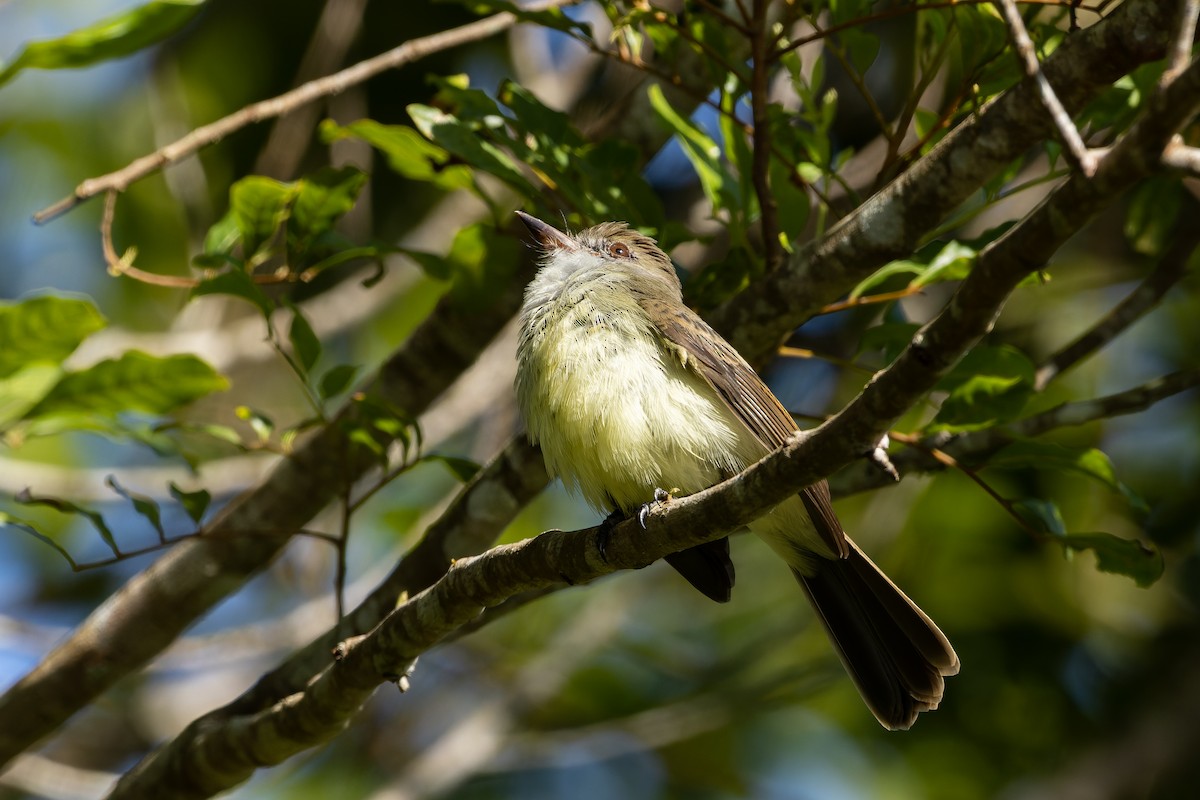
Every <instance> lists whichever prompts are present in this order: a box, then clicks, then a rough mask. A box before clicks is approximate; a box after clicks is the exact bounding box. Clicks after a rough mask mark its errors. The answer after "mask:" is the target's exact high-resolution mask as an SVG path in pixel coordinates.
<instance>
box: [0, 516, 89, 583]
mask: <svg viewBox="0 0 1200 800" xmlns="http://www.w3.org/2000/svg"><path fill="white" fill-rule="evenodd" d="M6 526H7V527H10V528H17V529H18V530H22V531H24V532H25V533H28V534H29V535H30V536H32V537H33V538H35V539H37V540H38V541H40V542H41V543H42V544H46V545H49V546H50V547H53V548H54V549H55V550H57V551H58V554H59V555H60V556H62V557H63V558H65V559H66V560H67V563H68V564H70V565H71V569H75V566H76V565H75V559H73V558H71V554H70V553H69V552H67V548H65V547H63V546H62V545H61V544H59V543H58V542H56V541H54V540H53V539H51V538H50V537H49V536H47V535H46V534H44V533H42V532H41V531H39V530H38V529H37V528H36V527H35V526H34V524H33V523H32V522H29V521H28V520H23V519H21V518H20V517H14V516H13V515H12V514H9V513H7V512H5V511H0V528H3V527H6Z"/></svg>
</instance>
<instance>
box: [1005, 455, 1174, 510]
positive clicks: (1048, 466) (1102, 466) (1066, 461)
mask: <svg viewBox="0 0 1200 800" xmlns="http://www.w3.org/2000/svg"><path fill="white" fill-rule="evenodd" d="M988 466H989V467H996V468H997V469H1039V470H1060V471H1064V470H1065V471H1070V472H1077V473H1079V474H1081V475H1086V476H1087V477H1089V478H1093V479H1095V480H1097V481H1099V482H1100V483H1102V484H1104V485H1105V486H1107V487H1109V488H1110V489H1112V490H1113V491H1115V492H1117V493H1118V494H1120V495H1121V496H1122V497H1124V498H1125V499H1126V500H1127V501H1128V502H1129V505H1130V507H1131V508H1132V509H1133V510H1134V511H1135V512H1136V513H1137V514H1139V515H1142V516H1144V515H1146V514H1148V513H1150V508H1149V506H1148V505H1147V504H1146V501H1145V500H1144V499H1142V497H1140V496H1139V495H1138V494H1137V492H1135V491H1133V489H1131V488H1130V487H1129V486H1127V485H1126V484H1125V483H1123V482H1122V481H1120V480H1118V479H1117V474H1116V470H1115V469H1114V468H1113V464H1112V461H1111V460H1109V457H1108V456H1107V455H1106V454H1105V453H1104V452H1103V451H1101V450H1097V449H1096V448H1093V447H1068V446H1066V445H1061V444H1056V443H1054V442H1043V441H1037V440H1032V439H1028V440H1022V441H1018V442H1013V443H1012V444H1011V445H1009V446H1008V447H1006V448H1004V449H1003V450H1001V451H1000V452H999V453H996V455H994V456H992V457H991V458H990V459H988Z"/></svg>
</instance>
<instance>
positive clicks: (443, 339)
mask: <svg viewBox="0 0 1200 800" xmlns="http://www.w3.org/2000/svg"><path fill="white" fill-rule="evenodd" d="M527 278H528V275H527V274H524V275H517V276H514V278H513V280H512V283H511V284H510V285H509V286H508V288H507V291H505V292H504V293H502V294H500V295H499V296H497V297H496V298H495V301H494V303H493V304H492V305H490V306H489V307H487V308H485V309H484V308H478V307H470V308H463V307H460V306H459V305H457V304H456V303H455V302H454V301H453V299H452V298H449V297H447V298H443V300H442V301H441V302H439V304H438V305H437V307H436V308H435V310H434V311H433V312H432V313H431V314H430V316H429V317H428V318H426V320H425V321H424V322H423V323H421V325H419V326H418V327H417V329H416V331H414V333H413V334H412V336H411V337H410V338H409V340H408V341H407V342H406V343H405V344H404V346H403V347H401V348H400V350H398V351H397V352H396V353H395V354H394V355H393V356H392V357H391V358H390V359H389V360H388V361H387V362H386V363H385V364H384V365H383V367H382V368H381V369H380V370H379V373H378V375H377V376H376V378H375V379H374V380H373V381H372V382H371V384H370V386H369V388H367V390H366V391H367V393H368V394H372V395H375V396H378V397H380V398H381V399H382V400H384V401H385V402H387V403H389V404H391V405H393V406H396V407H399V408H403V409H404V410H405V411H406V412H408V413H409V414H410V415H417V414H419V413H420V412H422V411H423V410H424V409H426V408H427V407H428V406H429V404H430V403H431V402H432V401H433V400H434V398H436V397H437V396H438V395H439V394H441V392H442V391H443V390H444V389H445V388H446V387H447V386H449V385H450V383H451V382H452V381H453V380H454V379H455V378H457V376H458V375H459V374H460V373H461V372H462V370H463V369H465V368H466V367H467V366H468V365H469V364H470V363H471V362H472V361H473V360H474V358H475V356H476V355H477V354H478V353H479V351H480V350H481V349H482V348H483V346H484V345H485V344H486V343H487V342H488V340H490V339H491V337H492V336H493V335H494V334H495V332H496V331H498V330H499V329H500V328H501V327H502V326H503V325H504V323H506V322H507V321H508V319H509V317H511V315H512V314H513V313H514V312H515V311H516V309H517V307H518V305H519V301H520V296H521V287H522V286H523V284H524V283H525V281H526V280H527ZM355 414H356V406H355V404H354V403H353V402H351V403H349V404H348V405H347V406H346V407H345V408H343V409H342V411H341V412H340V413H339V415H338V416H337V417H336V418H335V420H334V421H333V422H332V423H331V424H329V425H328V426H326V427H325V428H323V429H322V430H320V431H319V432H317V433H316V434H315V435H314V436H313V437H312V438H310V439H308V440H307V441H306V442H305V443H304V444H302V445H301V446H299V447H298V448H297V449H296V451H295V452H294V453H293V454H292V455H291V456H290V457H289V458H287V459H285V460H283V461H280V462H279V463H278V464H276V465H275V467H274V469H273V470H272V471H271V473H270V474H269V475H268V476H267V477H266V478H265V479H264V480H263V482H262V483H261V484H259V485H258V486H257V487H255V488H254V489H251V490H250V491H248V492H246V493H245V494H243V495H242V496H240V497H239V498H237V499H236V500H234V501H233V502H232V503H230V504H229V505H228V506H227V507H226V508H225V509H223V511H222V513H221V514H220V515H219V516H218V517H217V519H215V520H214V521H213V522H212V523H210V524H209V526H208V527H207V529H206V531H205V535H204V536H201V537H197V538H194V539H189V540H188V541H186V542H184V543H182V544H181V545H179V546H178V547H177V548H175V549H173V550H171V551H170V552H168V553H167V554H166V555H165V556H163V557H162V558H161V559H160V560H159V561H157V562H155V563H154V564H153V565H151V566H150V567H149V568H147V569H146V570H145V571H144V572H142V573H141V574H139V575H137V576H135V577H134V578H133V579H132V580H131V581H130V582H129V583H127V584H126V585H125V586H123V587H122V588H121V589H119V590H118V591H117V592H116V593H115V594H113V595H112V596H111V597H110V598H109V599H108V600H107V601H105V603H104V604H103V605H101V606H100V608H98V609H97V610H96V611H95V612H93V613H92V615H91V616H89V617H88V619H87V620H85V621H84V622H83V623H82V624H81V625H80V626H79V627H78V628H77V629H76V631H75V632H74V634H73V635H72V636H71V637H70V638H69V639H67V640H66V641H65V642H63V643H62V644H61V645H60V646H59V647H58V648H56V649H55V650H54V651H53V652H51V653H50V654H49V655H47V656H46V658H45V659H43V661H42V662H41V663H40V664H39V665H38V666H37V667H36V668H35V669H34V670H33V671H32V672H31V673H30V674H29V675H27V676H26V677H25V678H23V679H22V680H21V681H19V682H18V683H17V684H16V685H14V686H13V687H12V688H10V689H9V690H8V691H7V692H5V693H4V695H3V696H0V764H4V763H6V762H7V761H8V760H9V759H11V758H12V756H14V755H15V754H17V753H19V752H21V751H22V750H24V749H25V748H26V747H28V746H30V745H31V744H33V743H34V742H35V741H37V740H38V739H40V738H42V737H43V736H45V735H46V734H48V733H50V732H51V731H52V730H54V729H55V728H57V727H58V726H59V725H61V724H62V723H63V722H64V721H65V720H66V719H67V718H68V717H69V716H71V714H73V713H74V712H75V711H76V710H77V709H79V708H81V707H82V706H84V705H85V704H87V703H89V702H91V700H93V699H94V698H95V697H96V695H98V694H99V693H100V692H102V691H104V690H105V689H107V688H108V687H109V686H111V685H112V684H113V683H114V682H115V681H116V680H118V679H119V678H121V677H122V676H124V675H126V674H128V673H129V672H131V671H132V670H134V669H137V668H138V667H140V666H141V665H143V664H144V663H145V662H146V661H148V660H149V659H150V658H152V657H153V656H154V655H155V654H157V653H158V652H159V651H161V650H162V649H163V648H164V647H166V645H167V644H169V643H170V642H171V641H173V640H174V639H175V638H176V637H177V636H178V635H179V634H180V633H182V631H183V630H184V629H186V628H187V627H188V626H189V625H190V624H191V623H192V622H193V621H194V620H195V619H197V618H198V617H199V616H201V615H202V614H204V613H205V612H207V611H208V610H209V609H210V608H211V607H212V606H213V605H214V604H215V603H217V602H218V601H219V600H221V599H222V598H224V597H225V596H227V595H228V594H229V593H231V592H233V591H235V590H236V589H237V588H239V587H240V586H241V585H242V583H243V582H244V581H245V580H246V579H247V578H248V577H250V576H251V575H252V574H253V573H254V572H256V571H258V570H259V569H261V568H262V567H263V566H265V565H266V564H267V563H268V562H269V561H270V560H271V559H272V558H273V557H274V556H275V555H276V554H277V553H278V552H279V551H280V549H282V547H283V546H284V545H285V544H286V543H287V542H288V541H289V538H290V537H288V536H286V535H280V536H274V537H268V536H260V535H254V534H255V533H256V532H258V531H262V530H273V531H287V530H293V531H295V530H298V529H300V528H302V527H304V525H305V524H306V523H307V522H308V521H309V520H310V519H311V518H312V517H313V516H314V515H316V513H317V512H319V511H320V510H321V509H323V508H324V507H325V506H326V505H327V504H328V503H329V502H330V501H331V500H332V499H334V497H335V496H336V494H337V492H338V490H339V488H340V487H342V486H344V485H345V483H346V482H347V481H352V480H355V479H356V478H358V477H360V476H362V475H363V474H365V473H366V472H367V470H369V469H372V468H373V467H374V466H375V465H376V464H377V461H376V459H375V457H374V456H373V455H372V454H371V453H370V452H369V451H368V450H367V449H366V448H362V447H359V448H354V447H352V446H351V445H350V442H349V441H348V439H347V437H346V426H347V425H348V424H351V423H352V422H353V420H354V418H355ZM379 435H380V436H382V434H379ZM381 444H383V445H384V446H386V444H387V442H381ZM393 601H394V598H393Z"/></svg>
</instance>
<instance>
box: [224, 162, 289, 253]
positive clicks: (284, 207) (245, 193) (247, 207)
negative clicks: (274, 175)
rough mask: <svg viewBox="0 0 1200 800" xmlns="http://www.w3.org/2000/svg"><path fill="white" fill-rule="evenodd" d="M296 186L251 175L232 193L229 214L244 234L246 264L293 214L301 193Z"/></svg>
mask: <svg viewBox="0 0 1200 800" xmlns="http://www.w3.org/2000/svg"><path fill="white" fill-rule="evenodd" d="M298 191H299V190H298V188H297V187H296V185H295V184H290V183H281V182H280V181H277V180H273V179H271V178H267V177H264V176H262V175H251V176H249V177H246V178H242V179H241V180H240V181H238V182H237V183H235V184H233V186H231V187H230V189H229V210H230V211H231V212H232V213H233V218H234V221H235V222H236V223H237V227H238V230H239V231H241V234H242V255H244V256H245V257H246V259H247V260H249V259H250V257H251V256H252V255H254V254H255V253H257V252H258V251H259V249H260V248H261V247H262V246H263V245H264V244H265V243H266V242H268V241H269V240H270V239H271V237H272V236H274V235H275V232H276V231H277V230H279V226H280V225H282V224H283V223H284V221H285V220H286V219H287V218H288V215H289V213H290V212H291V205H292V201H293V200H294V199H295V197H296V194H297V193H298Z"/></svg>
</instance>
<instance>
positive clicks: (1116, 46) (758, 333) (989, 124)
mask: <svg viewBox="0 0 1200 800" xmlns="http://www.w3.org/2000/svg"><path fill="white" fill-rule="evenodd" d="M1175 6H1176V3H1175V0H1128V2H1126V3H1124V4H1122V5H1121V6H1120V7H1118V8H1117V9H1116V10H1115V11H1113V13H1112V14H1111V15H1109V16H1108V17H1107V18H1105V19H1104V20H1101V21H1100V22H1098V23H1096V24H1095V25H1092V26H1091V27H1089V28H1086V29H1084V30H1082V31H1079V32H1077V33H1073V34H1071V35H1070V36H1069V37H1067V39H1066V41H1065V42H1064V43H1063V44H1062V46H1061V47H1059V48H1058V49H1057V50H1056V51H1055V52H1054V53H1053V54H1052V55H1051V56H1050V57H1049V58H1047V59H1046V61H1045V63H1044V64H1043V65H1042V70H1043V72H1044V73H1045V75H1046V78H1047V80H1048V81H1049V82H1050V85H1051V86H1053V87H1054V89H1055V91H1056V92H1057V93H1058V97H1059V99H1060V100H1061V101H1062V103H1063V105H1064V107H1066V108H1067V109H1068V111H1072V112H1074V111H1078V110H1079V109H1081V108H1083V106H1084V105H1085V104H1086V103H1087V102H1089V101H1090V100H1091V99H1092V98H1094V97H1095V96H1096V95H1097V94H1098V93H1099V92H1100V91H1102V90H1103V89H1106V88H1107V87H1108V86H1109V84H1111V83H1112V82H1113V81H1115V80H1116V79H1117V78H1119V77H1121V76H1122V75H1124V74H1126V73H1127V72H1129V71H1130V70H1132V69H1133V68H1134V67H1136V66H1138V65H1139V64H1142V63H1145V62H1147V61H1151V60H1153V59H1156V58H1160V57H1161V56H1162V55H1163V53H1164V50H1165V43H1166V41H1167V36H1168V33H1169V31H1170V30H1171V26H1172V24H1173V17H1174V11H1175ZM1049 130H1050V124H1049V121H1048V119H1047V118H1046V114H1045V110H1044V108H1043V107H1042V105H1041V102H1040V100H1039V98H1038V96H1037V93H1036V90H1035V89H1034V88H1033V87H1032V86H1031V85H1029V84H1028V83H1022V84H1020V85H1018V86H1016V87H1014V88H1013V89H1011V90H1009V91H1008V92H1006V93H1005V94H1003V95H1002V96H1000V97H998V98H996V99H995V100H993V101H991V102H989V103H988V104H987V105H986V106H985V107H984V108H983V109H982V110H981V111H979V112H978V113H977V114H975V115H973V116H972V117H970V118H969V119H966V120H964V121H963V122H962V123H960V124H959V125H958V127H956V128H955V129H954V130H953V131H951V132H950V133H949V134H947V135H946V137H945V138H944V139H943V140H942V141H941V142H940V143H939V144H938V145H937V147H935V148H934V149H933V150H932V151H930V153H929V154H928V155H926V156H925V157H924V158H922V159H921V160H920V161H918V162H917V163H916V164H915V165H914V166H913V167H912V168H911V169H909V170H907V171H906V172H905V173H904V174H903V175H901V176H900V177H899V178H897V179H896V180H894V181H893V182H892V183H890V184H889V185H888V186H886V187H885V188H884V189H882V190H881V191H880V192H879V193H877V194H876V195H875V196H874V197H872V198H871V199H870V200H868V201H867V202H866V203H864V204H863V205H862V206H860V207H859V208H858V209H857V210H856V211H854V212H853V213H851V214H849V215H848V216H846V217H845V218H843V219H842V220H841V222H839V223H838V224H837V225H836V226H834V227H833V228H832V229H831V230H830V231H829V234H828V235H827V236H826V237H825V238H824V239H823V240H821V241H820V242H818V243H816V244H814V245H813V246H811V247H807V248H803V249H801V250H798V251H797V253H796V254H795V255H793V256H792V257H791V258H789V259H788V260H787V262H786V263H785V265H784V266H783V267H782V268H780V269H778V270H776V271H775V272H773V273H771V274H769V275H768V276H767V277H766V278H764V279H763V280H761V281H758V282H757V283H755V284H754V285H753V286H751V287H749V288H748V289H746V290H745V291H743V292H742V293H741V294H739V295H737V296H736V297H734V298H733V299H732V300H730V301H729V302H728V303H726V304H725V305H724V306H722V307H721V308H719V309H717V310H716V312H715V313H714V314H713V315H711V317H710V322H712V323H713V327H715V328H716V329H717V330H719V331H721V332H722V333H723V334H725V336H726V337H727V338H728V339H729V340H730V342H731V343H732V344H733V345H734V346H735V347H736V348H737V349H738V350H739V351H740V352H741V353H742V354H743V355H744V356H746V357H747V358H748V359H750V360H751V362H756V361H761V360H762V359H763V358H764V357H766V356H767V355H769V354H770V353H772V352H774V350H775V348H776V347H777V346H778V344H779V342H780V340H781V339H782V338H783V337H784V336H786V335H787V334H788V333H789V332H790V331H792V330H794V329H795V328H797V327H799V325H800V324H801V323H802V322H804V321H805V320H806V319H808V318H809V317H811V316H812V315H813V314H815V313H816V312H817V311H818V310H819V309H820V308H821V307H822V306H825V305H827V304H829V303H831V302H833V301H834V300H837V299H838V297H840V296H841V295H842V294H844V293H845V292H846V291H847V290H848V289H849V288H850V287H852V286H854V285H856V284H857V283H859V282H860V281H862V280H863V279H864V278H866V277H867V276H869V275H870V274H871V273H873V272H874V271H875V270H877V269H879V268H880V267H882V266H883V265H884V264H886V263H887V262H889V261H893V260H895V259H898V258H905V257H907V256H908V255H909V254H910V253H911V252H912V251H913V250H914V249H916V247H917V245H918V244H919V242H920V241H921V239H922V237H923V236H924V235H925V234H927V233H928V232H929V230H930V229H931V228H933V227H934V226H935V225H936V224H937V222H939V221H940V220H942V219H944V218H945V217H946V216H947V215H948V214H950V213H951V212H952V211H953V210H954V209H956V208H957V207H958V206H959V205H961V204H962V203H963V202H964V201H966V200H967V199H968V198H969V197H970V196H971V195H972V194H973V193H974V192H975V191H977V190H978V188H979V187H980V186H981V185H983V184H984V183H985V182H986V181H987V180H988V179H990V178H991V177H992V176H993V175H995V174H996V173H997V172H999V171H1000V170H1001V169H1002V168H1003V167H1004V166H1006V165H1007V164H1009V163H1011V162H1012V160H1013V159H1015V158H1017V157H1019V156H1020V155H1021V154H1022V153H1024V152H1026V151H1027V150H1028V149H1029V148H1030V147H1032V146H1033V145H1034V144H1035V143H1036V142H1038V141H1039V140H1041V139H1042V138H1044V137H1045V135H1046V133H1048V132H1049Z"/></svg>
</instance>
